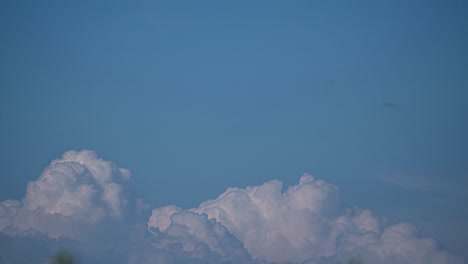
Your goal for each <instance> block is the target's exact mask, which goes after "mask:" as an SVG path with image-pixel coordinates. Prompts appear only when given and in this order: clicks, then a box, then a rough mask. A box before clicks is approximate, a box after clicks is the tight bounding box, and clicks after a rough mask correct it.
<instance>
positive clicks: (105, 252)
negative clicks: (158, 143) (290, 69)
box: [0, 150, 463, 264]
mask: <svg viewBox="0 0 468 264" xmlns="http://www.w3.org/2000/svg"><path fill="white" fill-rule="evenodd" d="M133 189H134V186H133V180H132V176H131V174H130V172H129V171H128V170H126V169H122V168H118V167H117V166H116V165H115V164H114V163H112V162H109V161H105V160H102V159H100V158H98V157H97V155H96V154H95V153H94V152H93V151H88V150H85V151H79V152H77V151H69V152H66V153H64V154H63V156H62V157H61V158H60V159H57V160H54V161H52V162H51V164H50V165H49V166H48V167H47V168H46V169H45V170H44V172H43V173H42V175H40V177H39V178H38V179H37V180H36V181H33V182H30V183H29V184H28V187H27V192H26V195H25V197H24V199H22V200H21V201H16V200H7V201H3V202H1V203H0V263H31V261H33V260H32V259H29V258H26V257H25V255H28V254H29V255H30V256H34V258H37V260H35V262H36V263H46V262H47V257H48V256H50V253H51V252H53V251H55V250H58V249H60V248H62V247H64V248H68V249H69V250H71V251H72V252H76V254H77V255H78V257H79V258H80V259H81V260H83V262H89V263H96V262H99V263H168V264H169V263H267V262H286V261H287V262H296V263H311V264H312V263H315V264H326V263H377V264H379V263H381V264H390V263H392V264H393V263H401V264H405V263H408V264H409V263H411V264H415V263H421V264H423V263H424V264H428V263H429V264H449V263H450V264H452V263H453V264H455V263H463V259H461V258H458V257H456V256H453V255H451V254H449V253H448V252H446V251H444V250H442V249H440V248H439V247H438V245H437V243H436V242H435V241H434V240H433V239H430V238H425V237H421V236H419V234H418V231H417V230H416V229H415V227H413V226H412V225H410V224H407V223H400V224H397V225H392V226H385V225H384V224H383V223H382V222H381V221H380V220H379V219H378V218H377V217H375V216H374V215H373V214H372V213H371V212H370V211H369V210H361V209H357V208H353V209H347V210H343V209H342V208H340V207H339V204H340V201H339V191H338V188H337V187H336V186H334V185H332V184H329V183H327V182H325V181H322V180H317V179H315V178H314V177H312V176H310V175H307V174H306V175H304V176H302V177H301V178H300V181H299V183H298V184H297V185H294V186H290V187H289V188H288V189H287V190H286V191H285V192H282V183H281V182H279V181H276V180H274V181H270V182H266V183H264V184H262V185H260V186H253V187H247V188H244V189H242V188H229V189H228V190H226V191H225V192H224V193H223V194H221V195H220V196H219V197H218V198H216V199H215V200H209V201H206V202H204V203H202V204H201V205H200V206H199V207H197V208H192V209H189V210H183V209H181V208H179V207H177V206H175V205H171V206H166V207H162V208H155V209H153V210H149V209H148V205H146V204H145V203H144V202H143V201H142V200H140V199H137V198H136V195H135V193H134V191H133ZM38 245H40V247H38ZM38 248H40V250H38ZM23 253H24V254H23Z"/></svg>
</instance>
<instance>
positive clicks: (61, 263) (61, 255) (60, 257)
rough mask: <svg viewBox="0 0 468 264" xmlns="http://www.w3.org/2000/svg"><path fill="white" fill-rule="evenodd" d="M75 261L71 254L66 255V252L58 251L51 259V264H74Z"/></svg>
mask: <svg viewBox="0 0 468 264" xmlns="http://www.w3.org/2000/svg"><path fill="white" fill-rule="evenodd" d="M76 263H77V262H76V260H75V258H74V257H73V255H72V254H70V253H68V252H67V251H66V250H60V251H59V252H58V253H57V254H55V256H53V257H52V259H51V264H76Z"/></svg>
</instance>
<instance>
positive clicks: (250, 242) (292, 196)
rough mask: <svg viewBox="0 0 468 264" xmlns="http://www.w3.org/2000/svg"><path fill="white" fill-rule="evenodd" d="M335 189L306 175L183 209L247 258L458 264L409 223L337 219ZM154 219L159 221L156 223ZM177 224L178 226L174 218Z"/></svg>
mask: <svg viewBox="0 0 468 264" xmlns="http://www.w3.org/2000/svg"><path fill="white" fill-rule="evenodd" d="M338 204H339V203H338V188H337V187H336V186H334V185H332V184H329V183H326V182H325V181H322V180H316V179H314V177H312V176H310V175H307V174H306V175H304V176H302V177H301V179H300V182H299V184H298V185H295V186H291V187H289V188H288V189H287V190H286V191H285V192H282V184H281V182H279V181H270V182H267V183H265V184H263V185H260V186H253V187H247V188H245V189H240V188H229V189H228V190H227V191H226V192H224V193H223V194H221V195H220V196H219V197H218V198H217V199H215V200H210V201H206V202H204V203H202V204H201V205H200V206H199V207H198V208H193V209H190V210H187V211H186V212H194V213H198V214H206V215H207V216H208V219H214V220H216V221H217V222H219V223H221V224H222V225H223V226H225V227H226V228H227V229H228V230H229V231H230V232H232V234H233V235H234V236H235V237H236V238H238V239H239V240H240V241H241V242H243V244H244V246H245V248H246V249H247V251H248V252H249V253H250V255H251V256H252V258H253V259H257V260H266V261H270V262H309V263H347V262H348V261H353V260H356V261H357V260H359V261H363V262H365V263H382V264H386V263H421V264H422V263H434V264H435V263H440V264H441V263H463V260H462V259H460V258H457V257H453V256H451V255H449V254H448V253H447V252H446V251H443V250H441V249H440V248H439V247H438V246H437V243H436V242H435V241H434V240H432V239H429V238H422V237H419V236H418V233H417V231H416V229H415V228H414V227H413V226H411V225H410V224H405V223H402V224H398V225H393V226H388V227H383V224H382V223H381V221H380V220H379V219H378V218H376V217H375V216H373V215H372V213H371V212H370V211H369V210H361V209H357V208H354V209H348V210H346V211H345V212H344V213H342V214H340V213H339V212H340V208H339V206H338ZM183 212H184V211H181V210H180V209H178V208H174V207H166V208H162V209H155V210H153V214H152V216H151V218H150V221H149V223H148V224H149V225H150V226H152V227H159V228H161V230H164V228H165V227H167V226H169V225H170V224H169V220H170V223H173V222H174V221H175V219H176V217H171V214H172V215H173V216H178V217H177V218H180V215H181V214H182V213H183ZM158 220H159V221H158ZM177 221H181V220H180V219H178V220H177Z"/></svg>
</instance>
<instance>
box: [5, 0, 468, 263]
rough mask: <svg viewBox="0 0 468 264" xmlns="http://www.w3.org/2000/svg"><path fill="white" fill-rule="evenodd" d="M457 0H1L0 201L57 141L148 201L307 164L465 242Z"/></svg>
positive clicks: (461, 24) (284, 176)
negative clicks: (120, 173)
mask: <svg viewBox="0 0 468 264" xmlns="http://www.w3.org/2000/svg"><path fill="white" fill-rule="evenodd" d="M467 11H468V4H467V3H466V2H464V1H457V0H447V1H435V0H429V1H427V0H426V1H400V0H397V1H375V0H373V1H371V0H368V1H367V0H356V1H334V0H332V1H275V0H274V1H256V0H253V1H242V0H239V1H234V0H231V1H211V0H210V1H208V0H207V1H205V0H203V1H202V0H201V1H193V0H192V1H132V2H131V3H130V2H123V1H79V2H76V3H72V2H70V3H65V2H63V1H48V2H47V3H39V2H37V1H21V2H18V1H2V3H1V4H0V32H1V39H2V41H1V44H0V61H1V62H0V125H1V128H2V129H1V130H0V146H1V152H0V155H1V156H0V168H1V170H2V171H1V173H2V176H1V177H0V200H2V201H3V200H6V199H17V200H18V199H21V198H22V197H23V196H24V194H25V190H26V185H27V183H28V182H29V181H33V180H35V179H36V178H37V177H38V176H39V175H40V174H41V172H42V170H44V169H45V168H46V167H47V165H48V164H49V163H50V161H51V160H52V159H55V158H58V157H59V156H60V155H61V154H62V153H64V152H65V151H68V150H82V149H91V150H94V151H96V152H97V153H98V155H99V156H101V157H103V158H104V159H106V160H111V161H113V162H115V163H116V164H118V166H119V167H123V168H127V169H130V170H131V171H132V173H133V175H134V178H135V189H136V192H137V194H138V195H141V196H142V197H144V199H145V201H146V202H147V203H149V204H150V205H151V206H153V207H155V206H164V205H168V204H177V205H179V206H181V207H183V208H190V207H196V206H198V204H199V203H201V202H203V201H205V200H207V199H214V198H216V196H217V195H219V194H220V193H221V192H223V191H224V190H225V189H226V188H228V187H233V186H237V187H245V186H248V185H259V184H262V183H264V182H266V181H268V180H271V179H279V180H281V181H283V182H284V184H285V185H286V186H289V185H293V184H295V183H296V182H297V181H298V179H299V177H300V176H301V175H302V174H303V173H304V172H307V173H310V174H312V175H314V176H315V177H317V178H321V179H324V180H326V181H327V182H331V183H333V184H335V185H337V186H338V187H339V188H340V192H341V196H342V200H343V201H345V203H346V204H347V206H349V205H353V206H359V207H362V208H370V209H372V210H373V211H374V212H376V213H377V214H378V215H382V216H387V217H388V218H389V219H390V220H389V221H391V222H392V221H394V222H395V221H410V222H412V223H414V224H415V225H416V226H417V227H418V228H420V229H421V230H422V231H423V232H424V233H426V234H428V235H430V236H432V237H435V238H436V239H438V240H439V241H441V243H442V245H443V246H445V247H447V248H449V249H451V250H453V251H456V252H458V253H461V254H464V255H467V254H468V253H467V252H468V248H467V246H466V245H468V241H467V239H466V238H467V237H468V228H467V227H466V225H465V224H464V223H466V222H467V221H468V208H467V206H466V204H467V202H468V195H467V194H466V193H468V192H466V191H467V190H468V137H467V136H466V135H468V122H467V119H466V117H467V115H468V103H467V98H468V74H467V71H468V49H467V48H466V47H468V18H467V16H466V13H467ZM387 103H391V104H387Z"/></svg>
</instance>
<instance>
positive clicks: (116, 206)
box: [0, 150, 134, 237]
mask: <svg viewBox="0 0 468 264" xmlns="http://www.w3.org/2000/svg"><path fill="white" fill-rule="evenodd" d="M133 196H134V194H133V191H132V177H131V174H130V171H129V170H126V169H121V168H118V167H117V166H116V165H115V164H113V163H112V162H109V161H104V160H102V159H100V158H98V157H97V155H96V153H94V152H93V151H88V150H84V151H80V152H77V151H68V152H66V153H64V154H63V156H62V158H60V159H57V160H54V161H52V162H51V164H50V165H49V166H48V167H47V168H46V169H45V170H44V172H43V173H42V175H41V176H40V177H39V178H38V179H37V180H36V181H33V182H30V183H29V184H28V187H27V191H26V195H25V197H24V199H23V200H22V201H16V200H8V201H4V202H2V203H0V230H2V229H5V228H7V227H8V228H12V229H19V230H27V229H30V228H32V229H35V230H39V231H42V232H45V233H48V234H49V235H51V236H60V235H68V236H72V237H73V234H79V233H80V232H81V231H80V230H74V229H76V227H81V226H83V225H88V226H92V225H95V224H98V223H100V222H102V221H103V220H105V219H114V220H121V219H122V218H124V217H125V213H128V212H126V211H129V210H132V207H133V205H132V204H131V203H132V202H133V201H132V200H134V198H133ZM71 223H73V225H71Z"/></svg>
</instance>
